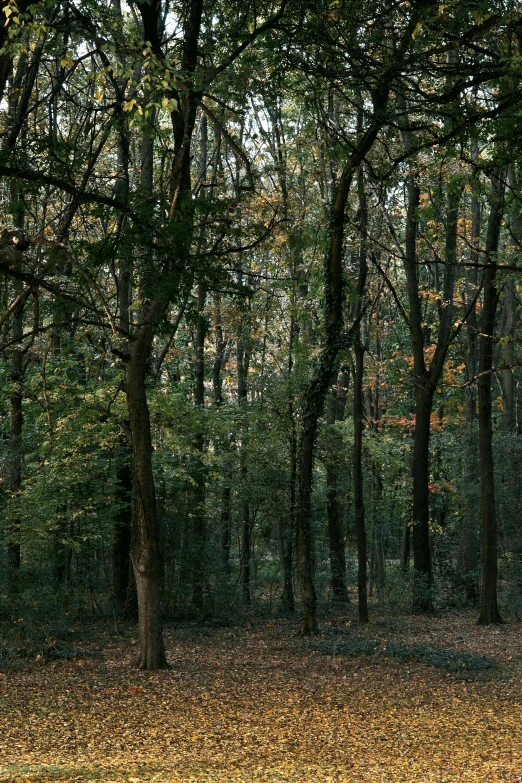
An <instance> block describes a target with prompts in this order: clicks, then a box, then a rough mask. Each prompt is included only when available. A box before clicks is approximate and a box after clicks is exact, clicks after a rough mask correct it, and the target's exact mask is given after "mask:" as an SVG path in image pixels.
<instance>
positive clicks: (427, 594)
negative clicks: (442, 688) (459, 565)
mask: <svg viewBox="0 0 522 783" xmlns="http://www.w3.org/2000/svg"><path fill="white" fill-rule="evenodd" d="M434 391H435V389H434V388H433V386H432V385H431V384H427V383H426V384H421V382H420V379H418V380H417V386H416V388H415V433H414V442H413V565H414V568H415V584H414V593H415V594H414V606H413V608H414V611H418V612H428V611H430V610H431V609H432V601H433V599H432V595H431V589H432V579H433V576H432V561H431V548H430V505H429V504H430V497H429V488H428V485H429V453H430V424H431V409H432V404H433V394H434Z"/></svg>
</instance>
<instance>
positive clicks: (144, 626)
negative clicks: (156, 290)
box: [127, 339, 167, 671]
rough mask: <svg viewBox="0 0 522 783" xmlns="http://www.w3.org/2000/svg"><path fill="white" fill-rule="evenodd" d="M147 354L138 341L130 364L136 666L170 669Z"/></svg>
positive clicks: (128, 395) (134, 346)
mask: <svg viewBox="0 0 522 783" xmlns="http://www.w3.org/2000/svg"><path fill="white" fill-rule="evenodd" d="M143 342H145V345H144V344H143ZM149 344H150V343H149ZM148 355H149V346H148V345H147V344H146V341H142V340H140V339H138V340H136V342H135V343H134V345H133V346H132V349H131V357H130V359H129V361H128V363H127V405H128V411H129V421H130V427H131V433H132V449H133V473H134V476H133V478H134V526H133V535H132V551H131V555H132V564H133V567H134V574H135V577H136V589H137V593H138V610H139V635H140V638H139V645H140V649H139V654H138V657H137V661H136V665H137V666H138V667H139V668H140V669H147V670H150V671H152V670H155V669H164V668H166V666H167V661H166V658H165V648H164V644H163V629H162V622H161V594H162V587H163V561H162V557H161V552H160V548H159V536H158V527H157V518H156V493H155V487H154V475H153V470H152V441H151V429H150V416H149V409H148V405H147V396H146V389H145V377H146V366H147V359H148Z"/></svg>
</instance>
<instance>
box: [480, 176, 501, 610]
mask: <svg viewBox="0 0 522 783" xmlns="http://www.w3.org/2000/svg"><path fill="white" fill-rule="evenodd" d="M491 180H492V185H493V193H492V203H491V209H490V213H489V221H488V235H487V239H486V264H487V266H486V268H485V270H484V279H483V292H484V301H483V304H482V313H481V316H480V342H479V346H480V354H479V357H480V359H479V378H478V418H479V453H480V489H481V491H480V506H481V513H482V589H481V604H480V615H479V618H478V620H477V624H478V625H490V624H492V623H501V622H502V618H501V616H500V612H499V609H498V603H497V516H496V506H495V472H494V461H493V426H492V420H491V414H492V403H491V387H492V375H493V338H494V332H495V317H496V313H497V304H498V290H497V287H496V258H495V255H496V253H497V251H498V243H499V237H500V224H501V220H502V211H503V198H504V181H503V176H502V175H498V174H494V175H492V178H491Z"/></svg>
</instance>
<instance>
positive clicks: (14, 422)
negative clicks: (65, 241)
mask: <svg viewBox="0 0 522 783" xmlns="http://www.w3.org/2000/svg"><path fill="white" fill-rule="evenodd" d="M14 294H15V296H16V297H19V298H20V301H19V304H18V305H17V307H16V308H15V311H14V313H13V321H12V330H11V335H12V340H13V342H14V347H13V350H12V358H11V374H10V376H11V377H10V380H11V383H12V392H11V394H10V405H11V437H10V443H9V451H10V454H9V477H8V487H9V492H10V494H11V495H12V496H14V497H16V495H18V493H19V492H20V490H21V489H22V434H23V411H22V384H23V378H24V361H23V352H22V345H21V342H22V338H23V316H24V301H23V298H22V296H21V294H22V286H21V284H18V282H17V283H16V284H15V286H14ZM11 535H12V540H11V541H10V542H9V546H8V553H7V554H8V563H9V566H10V570H11V573H12V574H14V575H16V574H17V573H18V571H19V570H20V563H21V549H20V519H19V518H16V519H15V520H14V522H13V525H12V528H11Z"/></svg>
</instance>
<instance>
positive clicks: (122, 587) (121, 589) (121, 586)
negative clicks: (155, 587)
mask: <svg viewBox="0 0 522 783" xmlns="http://www.w3.org/2000/svg"><path fill="white" fill-rule="evenodd" d="M129 452H130V449H129V446H128V443H126V442H123V443H122V445H121V448H120V449H119V457H120V460H121V461H120V464H119V465H118V470H117V475H116V499H117V501H118V511H117V513H116V518H115V520H114V541H113V550H112V594H113V596H114V601H115V603H116V606H117V608H118V610H119V612H120V614H122V615H128V613H129V608H130V603H131V601H130V595H129V593H130V589H131V580H130V566H131V559H130V548H131V535H132V465H131V454H130V453H129Z"/></svg>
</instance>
